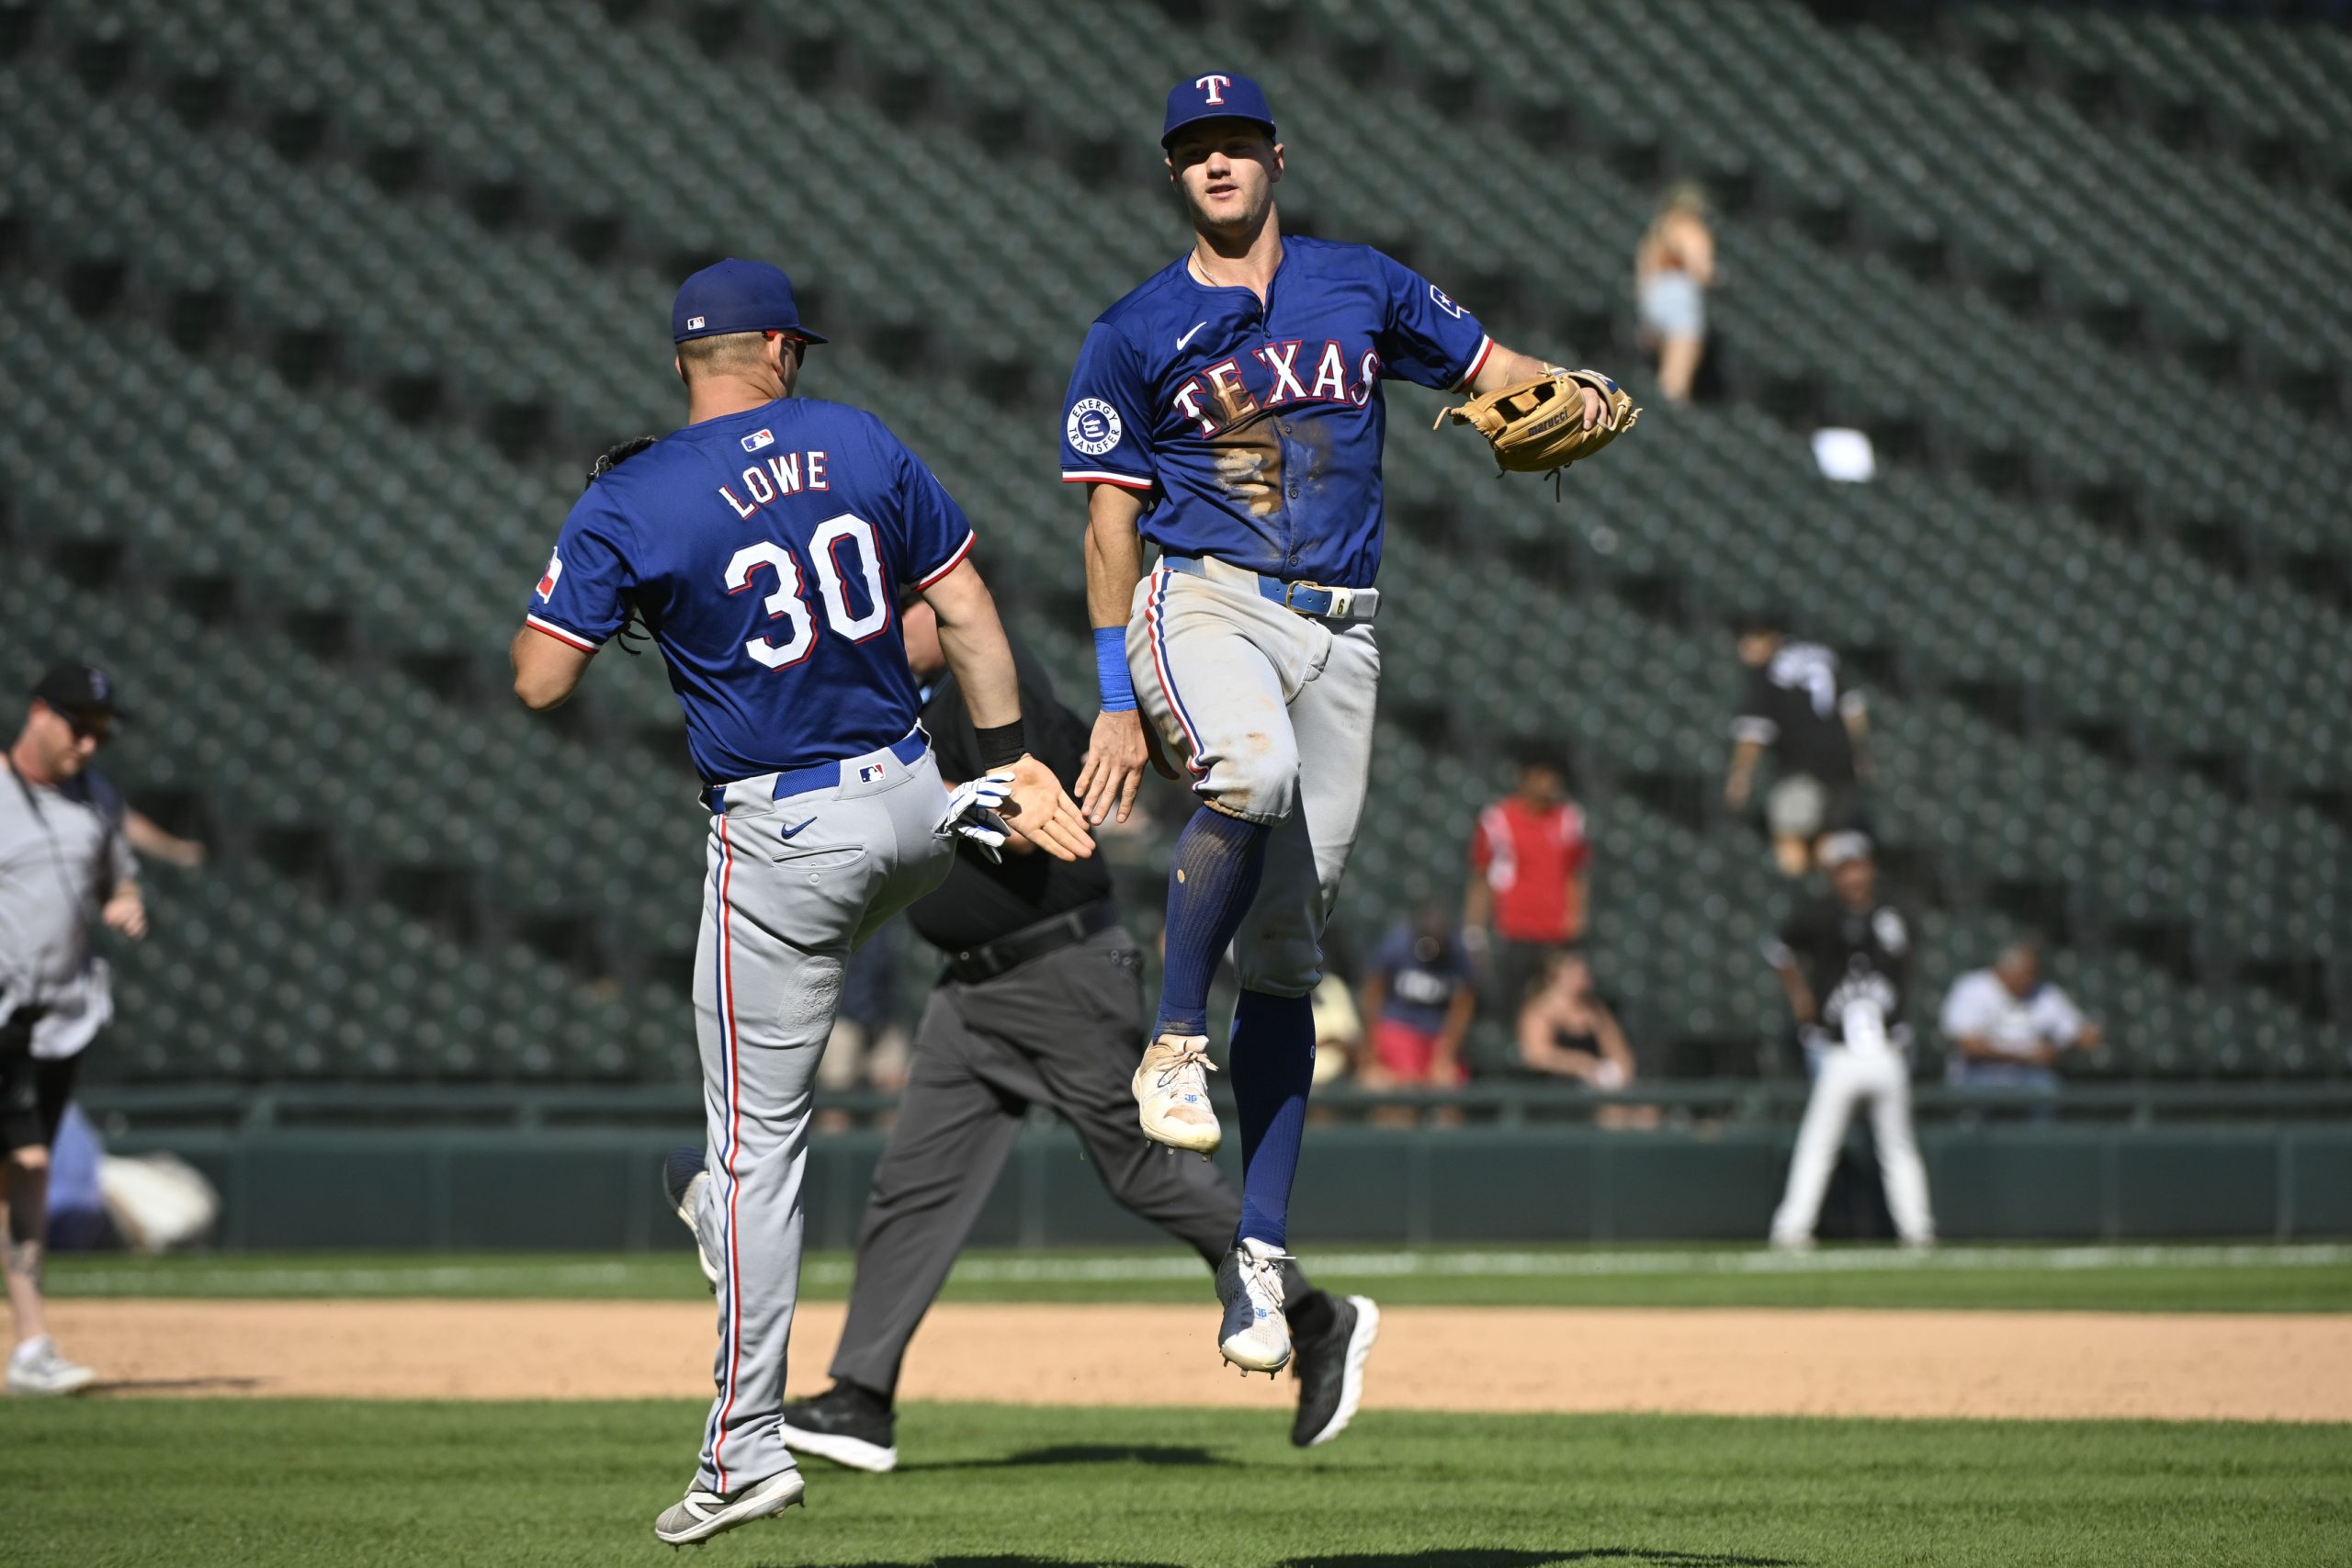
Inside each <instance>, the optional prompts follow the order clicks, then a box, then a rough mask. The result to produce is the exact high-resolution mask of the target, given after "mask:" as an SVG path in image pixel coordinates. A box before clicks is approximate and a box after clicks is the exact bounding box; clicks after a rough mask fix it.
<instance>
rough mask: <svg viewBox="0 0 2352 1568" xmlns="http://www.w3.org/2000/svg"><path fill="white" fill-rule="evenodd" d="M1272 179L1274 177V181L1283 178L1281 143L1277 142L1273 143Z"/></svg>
mask: <svg viewBox="0 0 2352 1568" xmlns="http://www.w3.org/2000/svg"><path fill="white" fill-rule="evenodd" d="M1273 177H1274V178H1275V179H1281V178H1282V177H1283V144H1282V143H1281V142H1279V141H1277V142H1275V143H1274V175H1273Z"/></svg>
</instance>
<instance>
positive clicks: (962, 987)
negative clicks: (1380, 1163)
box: [784, 601, 1380, 1471]
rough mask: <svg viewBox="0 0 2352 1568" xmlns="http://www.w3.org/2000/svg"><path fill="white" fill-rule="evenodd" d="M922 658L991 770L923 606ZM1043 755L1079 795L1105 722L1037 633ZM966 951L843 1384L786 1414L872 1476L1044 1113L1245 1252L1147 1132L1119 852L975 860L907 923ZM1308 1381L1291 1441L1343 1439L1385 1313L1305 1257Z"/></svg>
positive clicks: (963, 767) (840, 1377)
mask: <svg viewBox="0 0 2352 1568" xmlns="http://www.w3.org/2000/svg"><path fill="white" fill-rule="evenodd" d="M903 615H904V623H905V630H906V642H907V661H908V663H909V664H910V665H911V666H912V667H913V669H914V672H915V679H916V680H917V681H918V682H921V683H922V691H923V698H924V706H923V710H922V723H923V728H926V729H928V730H929V731H930V732H931V744H932V750H933V753H934V754H935V755H936V756H937V757H938V759H939V768H940V773H941V774H942V776H944V778H946V779H948V780H950V781H956V780H963V779H969V778H972V777H975V776H976V775H977V774H978V773H979V772H980V765H979V749H978V739H977V738H976V737H975V736H974V735H973V732H972V721H971V718H970V716H969V715H967V713H966V712H965V708H964V699H963V698H962V696H961V695H959V694H957V692H956V684H955V678H954V677H953V676H952V675H949V674H947V673H946V672H945V670H946V661H945V660H944V658H943V657H942V656H941V654H940V649H939V638H938V635H937V632H936V629H935V626H934V623H933V618H932V614H931V611H930V608H929V607H928V606H927V605H925V604H922V603H921V602H920V601H917V602H916V603H914V604H910V605H908V606H907V607H906V608H905V610H904V612H903ZM1012 659H1013V664H1014V667H1015V668H1016V669H1017V670H1018V671H1019V673H1020V679H1021V711H1022V713H1023V716H1025V718H1026V722H1027V724H1028V727H1029V731H1028V734H1029V743H1030V750H1032V751H1033V752H1034V753H1035V755H1036V756H1037V758H1038V760H1039V761H1043V762H1044V763H1045V764H1046V766H1047V767H1049V768H1051V769H1053V771H1054V772H1055V773H1056V774H1057V775H1058V776H1059V777H1060V779H1061V781H1062V784H1063V787H1065V788H1068V787H1069V786H1070V785H1071V784H1073V783H1074V782H1075V781H1076V779H1077V777H1078V770H1079V763H1080V759H1081V758H1082V757H1083V756H1084V754H1085V750H1086V743H1087V732H1086V727H1085V725H1084V724H1083V723H1082V722H1081V721H1080V718H1079V716H1077V715H1076V714H1074V713H1072V712H1070V710H1069V709H1068V708H1067V707H1064V706H1063V705H1061V704H1060V703H1059V702H1058V701H1057V700H1056V699H1055V696H1054V688H1053V683H1052V682H1051V681H1049V680H1048V679H1047V678H1046V672H1045V671H1044V669H1043V668H1041V667H1040V666H1039V665H1038V663H1037V661H1036V660H1035V657H1034V656H1033V655H1032V654H1031V653H1030V652H1029V650H1028V649H1025V648H1023V646H1022V645H1021V643H1020V642H1019V641H1018V640H1017V639H1016V640H1014V642H1013V644H1012ZM907 913H908V919H910V920H911V921H912V922H913V923H914V928H915V930H916V931H917V932H918V933H920V934H921V935H922V937H923V938H924V939H925V940H927V941H929V942H932V943H933V945H934V946H937V947H939V948H941V949H942V950H944V952H945V953H947V955H948V956H947V967H946V971H945V973H944V974H943V975H942V976H940V979H939V984H938V987H937V988H936V989H934V990H933V992H932V994H931V1002H930V1005H929V1006H928V1007H927V1008H925V1009H924V1010H923V1016H922V1025H921V1027H920V1029H919V1030H918V1031H917V1033H916V1038H915V1049H914V1061H913V1064H912V1066H911V1067H910V1071H909V1075H908V1079H907V1088H906V1092H905V1094H904V1096H903V1097H902V1098H901V1099H900V1100H899V1119H898V1122H897V1125H896V1126H895V1128H894V1129H893V1131H892V1133H891V1134H890V1143H889V1146H888V1148H887V1149H885V1150H884V1151H883V1155H882V1160H881V1163H880V1164H879V1165H878V1166H876V1168H875V1172H874V1187H873V1190H872V1191H871V1192H870V1193H869V1194H868V1195H867V1198H866V1203H865V1222H864V1224H863V1225H862V1226H861V1228H860V1231H859V1235H858V1243H857V1273H856V1281H855V1283H854V1285H853V1286H852V1288H851V1291H850V1298H849V1317H848V1320H847V1322H845V1323H844V1324H843V1325H842V1339H841V1346H840V1348H839V1349H837V1350H836V1351H835V1352H834V1354H833V1362H832V1368H831V1371H832V1376H833V1380H834V1382H833V1386H832V1388H831V1391H829V1392H828V1393H824V1394H822V1395H820V1396H819V1397H818V1398H816V1399H813V1400H809V1401H806V1402H803V1403H800V1404H787V1405H786V1406H785V1409H784V1438H785V1442H786V1444H787V1445H788V1446H789V1447H791V1448H793V1449H795V1450H799V1451H801V1452H804V1453H813V1454H817V1455H820V1456H821V1457H823V1458H826V1459H830V1460H832V1461H835V1462H836V1463H840V1464H845V1465H850V1466H853V1467H854V1468H856V1469H859V1470H868V1471H887V1470H889V1469H891V1468H892V1467H893V1466H895V1465H896V1464H897V1463H898V1457H899V1456H898V1449H897V1447H896V1445H895V1442H894V1440H893V1431H894V1427H895V1424H896V1423H895V1416H894V1415H893V1412H892V1408H891V1405H892V1402H893V1400H894V1399H895V1397H896V1394H897V1390H898V1383H899V1364H900V1363H901V1362H902V1361H903V1360H904V1359H905V1357H906V1353H907V1343H908V1341H909V1340H910V1339H912V1338H913V1337H914V1333H915V1329H916V1327H917V1326H918V1325H921V1323H922V1318H923V1314H925V1313H926V1312H928V1311H930V1309H931V1303H932V1302H933V1299H934V1298H935V1297H936V1296H937V1295H938V1293H939V1288H940V1286H941V1285H942V1284H943V1283H944V1281H945V1280H946V1278H947V1272H948V1269H950V1268H951V1267H952V1266H953V1265H954V1263H955V1261H956V1253H957V1252H959V1251H960V1250H961V1249H962V1247H963V1246H964V1242H965V1240H966V1238H967V1236H968V1235H970V1234H971V1228H972V1224H973V1222H974V1221H975V1220H976V1219H977V1218H978V1214H979V1212H980V1207H981V1205H982V1204H983V1203H985V1202H986V1201H988V1196H989V1190H991V1189H992V1188H993V1187H994V1186H995V1185H996V1179H997V1175H998V1173H999V1172H1000V1171H1001V1170H1002V1169H1003V1168H1004V1162H1005V1159H1006V1157H1007V1156H1009V1155H1010V1154H1011V1153H1012V1144H1013V1140H1014V1138H1015V1137H1016V1136H1017V1135H1018V1134H1020V1131H1021V1123H1022V1121H1023V1118H1024V1116H1025V1115H1026V1113H1027V1111H1028V1109H1029V1107H1030V1106H1032V1105H1046V1106H1050V1107H1052V1108H1053V1109H1054V1111H1057V1112H1058V1113H1059V1114H1060V1115H1061V1116H1062V1118H1063V1119H1064V1120H1066V1121H1067V1122H1069V1123H1070V1125H1071V1126H1072V1127H1074V1128H1076V1129H1077V1132H1078V1135H1079V1138H1080V1141H1081V1142H1083V1143H1084V1145H1086V1153H1087V1157H1088V1158H1089V1159H1091V1161H1092V1162H1093V1164H1094V1167H1095V1169H1096V1170H1097V1171H1099V1172H1100V1173H1101V1175H1102V1178H1103V1185H1104V1186H1105V1187H1107V1188H1108V1189H1109V1190H1110V1192H1111V1195H1112V1196H1113V1197H1114V1198H1115V1199H1117V1200H1118V1201H1119V1202H1120V1203H1121V1204H1122V1205H1124V1206H1125V1208H1126V1209H1128V1210H1129V1211H1130V1212H1132V1213H1136V1214H1138V1215H1141V1216H1142V1217H1143V1218H1145V1219H1147V1220H1149V1221H1151V1222H1152V1223H1153V1224H1157V1225H1159V1227H1160V1228H1162V1229H1163V1230H1166V1231H1167V1232H1169V1234H1170V1235H1174V1236H1176V1237H1177V1238H1178V1239H1180V1240H1182V1242H1184V1243H1185V1245H1187V1246H1189V1247H1192V1249H1193V1251H1195V1252H1197V1253H1199V1254H1200V1256H1201V1260H1202V1262H1203V1264H1204V1266H1205V1267H1207V1268H1208V1269H1216V1265H1217V1262H1218V1260H1219V1259H1220V1258H1223V1257H1224V1256H1225V1255H1226V1254H1227V1252H1229V1251H1231V1250H1232V1247H1233V1235H1234V1231H1235V1228H1236V1227H1237V1226H1238V1224H1239V1223H1240V1219H1241V1200H1240V1198H1239V1197H1238V1195H1237V1194H1236V1193H1235V1192H1234V1190H1233V1189H1232V1188H1231V1187H1230V1186H1229V1185H1228V1184H1227V1182H1226V1179H1225V1178H1224V1177H1223V1176H1222V1175H1221V1174H1220V1173H1219V1172H1218V1170H1217V1168H1216V1166H1214V1165H1211V1164H1210V1163H1209V1162H1208V1161H1206V1160H1204V1159H1195V1158H1193V1157H1192V1156H1187V1155H1184V1154H1182V1153H1180V1152H1178V1151H1177V1150H1175V1149H1171V1148H1166V1147H1163V1146H1161V1145H1158V1144H1155V1143H1152V1142H1151V1141H1149V1140H1148V1139H1147V1138H1146V1137H1145V1136H1144V1135H1143V1132H1142V1130H1141V1128H1140V1127H1139V1126H1138V1125H1137V1123H1136V1105H1135V1096H1134V1094H1133V1092H1132V1091H1131V1090H1130V1089H1129V1088H1128V1079H1129V1078H1130V1077H1131V1076H1132V1075H1133V1073H1134V1071H1135V1064H1136V1051H1137V1049H1138V1048H1139V1047H1140V1045H1141V1043H1142V1042H1143V1040H1144V1039H1145V1037H1146V1035H1147V1033H1148V1029H1147V1025H1148V1023H1149V1019H1148V1016H1147V1015H1146V1011H1145V1007H1144V996H1143V975H1142V966H1143V953H1142V951H1141V949H1139V948H1138V947H1137V946H1136V940H1135V938H1133V937H1132V936H1129V935H1128V934H1127V932H1126V931H1125V930H1123V929H1122V928H1121V926H1120V923H1119V912H1118V908H1117V906H1116V905H1115V904H1114V903H1113V901H1112V897H1111V878H1110V874H1109V873H1108V872H1106V871H1105V870H1104V869H1103V863H1102V862H1101V860H1100V859H1099V858H1097V859H1095V860H1089V861H1068V862H1065V861H1057V860H1056V859H1054V858H1053V857H1051V856H1050V855H1042V854H1038V853H1036V852H1035V851H1033V850H1031V849H1030V848H1029V846H1028V845H1026V844H1024V843H1023V842H1022V841H1021V840H1020V838H1019V837H1018V835H1015V836H1014V837H1013V838H1012V840H1010V841H1009V842H1008V843H1007V844H1006V845H1005V853H1004V859H1003V862H1002V863H1001V864H990V863H989V862H988V861H987V860H986V858H985V857H983V856H982V855H980V854H979V853H978V852H975V851H973V850H972V849H971V848H969V847H968V846H965V847H959V850H958V852H957V854H956V863H955V866H954V868H953V869H952V870H950V871H949V872H948V874H947V880H946V881H945V882H944V883H942V884H941V885H940V886H939V887H938V889H937V890H936V891H934V892H933V893H932V894H931V895H930V896H929V897H925V898H923V899H922V900H921V901H919V902H918V903H916V904H915V905H914V906H913V907H912V908H910V909H909V910H908V912H907ZM1284 1274H1285V1280H1284V1292H1283V1294H1284V1298H1285V1300H1286V1301H1287V1303H1288V1306H1287V1309H1286V1315H1287V1316H1288V1317H1289V1319H1290V1325H1291V1333H1292V1337H1293V1338H1294V1340H1295V1345H1296V1350H1295V1357H1294V1359H1293V1360H1292V1363H1291V1367H1292V1371H1293V1372H1294V1373H1295V1376H1296V1377H1297V1378H1298V1380H1299V1388H1298V1414H1297V1417H1296V1419H1295V1422H1294V1423H1293V1425H1292V1427H1291V1441H1292V1442H1294V1443H1296V1444H1297V1445H1299V1446H1300V1447H1301V1448H1306V1447H1311V1446H1313V1445H1314V1444H1317V1443H1322V1442H1327V1441H1329V1439H1331V1438H1335V1437H1338V1436H1339V1435H1340V1431H1341V1429H1342V1428H1344V1427H1346V1426H1347V1424H1348V1422H1349V1420H1350V1419H1351V1417H1352V1416H1354V1415H1355V1410H1356V1404H1357V1401H1358V1399H1359V1397H1360V1396H1361V1394H1362V1392H1363V1364H1364V1359H1365V1357H1366V1356H1367V1355H1368V1354H1369V1353H1370V1351H1371V1349H1372V1342H1373V1339H1374V1337H1375V1336H1376V1335H1377V1334H1378V1332H1379V1325H1380V1314H1379V1309H1378V1308H1376V1307H1375V1306H1374V1305H1373V1303H1371V1302H1370V1301H1368V1300H1366V1299H1364V1298H1363V1297H1362V1296H1350V1297H1347V1298H1345V1299H1341V1298H1339V1297H1335V1296H1332V1295H1330V1294H1329V1293H1327V1292H1322V1291H1318V1290H1316V1289H1314V1288H1313V1287H1312V1286H1310V1285H1309V1284H1308V1283H1307V1282H1306V1278H1305V1277H1304V1276H1303V1275H1302V1274H1301V1273H1300V1272H1299V1270H1298V1266H1297V1265H1296V1264H1295V1263H1287V1262H1286V1263H1285V1264H1284Z"/></svg>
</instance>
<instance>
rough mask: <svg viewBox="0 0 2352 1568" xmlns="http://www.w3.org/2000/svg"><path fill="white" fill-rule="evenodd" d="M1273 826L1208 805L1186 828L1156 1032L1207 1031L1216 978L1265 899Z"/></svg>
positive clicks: (1172, 889)
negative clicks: (1262, 890) (1262, 884)
mask: <svg viewBox="0 0 2352 1568" xmlns="http://www.w3.org/2000/svg"><path fill="white" fill-rule="evenodd" d="M1266 832H1267V829H1266V825H1265V824H1264V823H1262V822H1244V821H1243V820H1241V818H1238V817H1228V816H1227V815H1226V814H1225V813H1224V812H1222V811H1216V810H1212V809H1211V808H1210V807H1205V806H1204V807H1201V808H1200V809H1199V810H1198V811H1195V812H1193V819H1192V820H1191V821H1190V822H1187V823H1185V824H1184V831H1183V832H1182V834H1181V835H1179V836H1178V838H1177V840H1176V853H1175V857H1174V860H1173V863H1171V864H1170V867H1169V871H1168V953H1167V958H1166V960H1165V964H1164V968H1163V971H1162V974H1161V977H1160V982H1159V1022H1158V1023H1157V1024H1155V1025H1154V1026H1153V1029H1152V1032H1153V1033H1154V1034H1155V1035H1159V1034H1206V1033H1207V1032H1209V981H1210V980H1211V979H1212V978H1214V977H1215V976H1216V964H1217V960H1218V959H1219V958H1221V957H1223V956H1224V955H1225V950H1226V949H1227V948H1228V947H1230V946H1231V945H1233V933H1234V932H1235V931H1239V930H1240V929H1241V918H1242V917H1243V916H1244V915H1246V914H1248V913H1249V912H1250V901H1251V900H1252V899H1254V898H1256V897H1258V882H1259V878H1260V877H1261V874H1263V873H1264V871H1265V869H1266Z"/></svg>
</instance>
